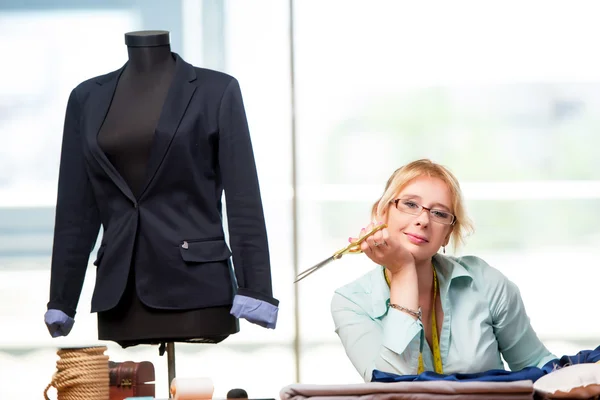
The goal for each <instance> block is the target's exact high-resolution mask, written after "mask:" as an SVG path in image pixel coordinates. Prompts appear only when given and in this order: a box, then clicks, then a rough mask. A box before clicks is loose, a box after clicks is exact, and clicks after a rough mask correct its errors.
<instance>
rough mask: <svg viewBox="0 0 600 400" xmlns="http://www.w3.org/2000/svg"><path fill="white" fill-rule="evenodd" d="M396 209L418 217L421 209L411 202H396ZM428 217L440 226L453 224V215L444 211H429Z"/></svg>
mask: <svg viewBox="0 0 600 400" xmlns="http://www.w3.org/2000/svg"><path fill="white" fill-rule="evenodd" d="M396 208H398V210H399V211H402V212H404V213H407V214H413V215H420V214H421V212H422V211H423V208H422V207H421V206H420V205H419V204H417V203H415V202H414V201H412V200H399V201H398V202H396ZM429 215H430V216H431V219H432V220H433V221H436V222H439V223H440V224H445V225H450V224H452V222H454V215H452V214H450V213H449V212H447V211H444V210H431V211H429Z"/></svg>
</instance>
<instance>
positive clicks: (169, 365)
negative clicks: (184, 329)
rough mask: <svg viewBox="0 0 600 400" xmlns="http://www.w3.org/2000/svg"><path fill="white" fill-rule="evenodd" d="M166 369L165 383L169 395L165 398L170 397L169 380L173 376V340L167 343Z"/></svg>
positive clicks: (170, 380) (171, 380) (171, 379)
mask: <svg viewBox="0 0 600 400" xmlns="http://www.w3.org/2000/svg"><path fill="white" fill-rule="evenodd" d="M167 371H168V375H169V384H168V385H167V389H168V390H169V395H168V397H167V398H171V382H173V379H174V378H175V343H173V342H169V343H167Z"/></svg>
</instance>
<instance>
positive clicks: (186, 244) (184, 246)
mask: <svg viewBox="0 0 600 400" xmlns="http://www.w3.org/2000/svg"><path fill="white" fill-rule="evenodd" d="M181 247H183V248H184V249H187V248H188V247H190V245H189V244H188V242H186V241H185V240H184V241H183V244H182V245H181Z"/></svg>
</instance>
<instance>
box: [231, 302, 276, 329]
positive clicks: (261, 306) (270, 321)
mask: <svg viewBox="0 0 600 400" xmlns="http://www.w3.org/2000/svg"><path fill="white" fill-rule="evenodd" d="M278 312H279V307H278V306H277V305H274V304H272V303H270V302H267V301H263V300H258V299H255V298H253V297H248V296H244V295H241V294H237V295H235V297H234V298H233V306H232V307H231V311H230V313H231V315H233V316H234V317H236V318H244V319H245V320H247V321H248V322H251V323H253V324H256V325H260V326H262V327H263V328H268V329H275V326H276V325H277V314H278Z"/></svg>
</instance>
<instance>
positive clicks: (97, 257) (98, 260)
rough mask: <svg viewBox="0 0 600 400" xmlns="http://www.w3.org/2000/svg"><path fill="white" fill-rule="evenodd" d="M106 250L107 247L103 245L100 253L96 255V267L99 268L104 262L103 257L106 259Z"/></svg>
mask: <svg viewBox="0 0 600 400" xmlns="http://www.w3.org/2000/svg"><path fill="white" fill-rule="evenodd" d="M104 249H106V245H105V244H103V245H101V246H100V248H99V249H98V253H97V254H96V261H94V265H95V266H96V267H98V266H99V265H100V262H102V257H104Z"/></svg>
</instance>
